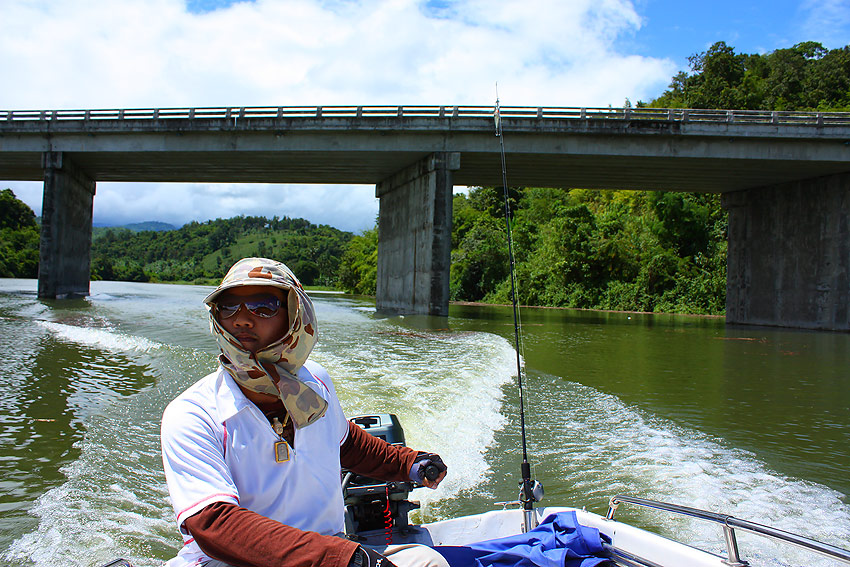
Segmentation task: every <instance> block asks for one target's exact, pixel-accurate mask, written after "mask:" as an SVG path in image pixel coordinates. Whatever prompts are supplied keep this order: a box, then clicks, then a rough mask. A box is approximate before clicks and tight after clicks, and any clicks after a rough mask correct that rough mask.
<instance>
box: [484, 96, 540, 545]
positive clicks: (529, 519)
mask: <svg viewBox="0 0 850 567" xmlns="http://www.w3.org/2000/svg"><path fill="white" fill-rule="evenodd" d="M493 119H494V121H495V123H496V137H497V138H499V154H500V155H501V158H502V192H503V194H504V200H505V228H506V232H507V235H508V261H509V263H510V276H511V304H512V305H513V308H514V343H515V347H516V348H515V350H516V372H517V382H518V386H519V426H520V431H521V433H522V464H521V465H520V473H521V475H522V482H521V484H520V486H521V487H522V490H520V494H519V500H520V502H521V503H522V510H523V523H522V529H523V532H528V531H530V530H532V529H534V528H535V527H537V516H536V515H535V513H534V503H535V502H537V501H539V500H540V499H541V498H542V496H543V486H542V485H541V484H540V483H539V482H537V481H535V480H532V479H531V464H529V462H528V449H527V443H526V435H525V399H524V394H523V386H522V362H521V360H520V322H519V307H518V305H517V296H516V288H517V286H516V266H515V264H514V249H513V239H512V238H511V205H510V199H509V196H508V172H507V165H506V164H505V138H504V136H503V135H502V117H501V114H500V111H499V92H498V86H497V87H496V107H495V109H494V111H493Z"/></svg>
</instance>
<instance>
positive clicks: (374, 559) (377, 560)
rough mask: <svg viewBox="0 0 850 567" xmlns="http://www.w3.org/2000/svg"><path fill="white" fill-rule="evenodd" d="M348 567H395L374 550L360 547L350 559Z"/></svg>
mask: <svg viewBox="0 0 850 567" xmlns="http://www.w3.org/2000/svg"><path fill="white" fill-rule="evenodd" d="M348 567H396V565H395V563H393V562H392V561H390V560H389V559H387V558H386V557H384V556H383V555H381V554H380V553H378V552H377V551H375V550H374V549H369V548H368V547H363V546H362V545H361V546H360V547H358V548H357V551H355V552H354V555H353V556H352V557H351V562H350V563H349V564H348Z"/></svg>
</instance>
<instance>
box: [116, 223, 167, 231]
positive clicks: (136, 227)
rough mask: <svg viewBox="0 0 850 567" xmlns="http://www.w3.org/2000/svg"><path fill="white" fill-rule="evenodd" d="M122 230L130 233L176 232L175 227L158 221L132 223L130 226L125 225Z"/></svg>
mask: <svg viewBox="0 0 850 567" xmlns="http://www.w3.org/2000/svg"><path fill="white" fill-rule="evenodd" d="M123 228H126V229H129V230H130V231H132V232H142V231H145V230H153V231H156V232H164V231H166V230H177V227H176V226H174V225H173V224H168V223H167V222H159V221H146V222H134V223H132V224H125V225H124V227H123Z"/></svg>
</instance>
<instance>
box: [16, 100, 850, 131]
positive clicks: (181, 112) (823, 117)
mask: <svg viewBox="0 0 850 567" xmlns="http://www.w3.org/2000/svg"><path fill="white" fill-rule="evenodd" d="M500 114H501V117H502V118H503V119H505V118H508V119H512V118H517V119H538V120H655V121H666V122H707V123H724V124H732V123H734V124H776V125H780V124H781V125H789V126H791V125H794V126H800V125H806V126H847V125H850V112H807V111H776V110H719V109H718V110H715V109H696V108H611V107H595V108H594V107H558V106H555V107H551V106H502V107H500ZM391 117H397V118H488V119H492V117H493V107H492V106H425V105H385V106H222V107H209V108H191V107H180V108H128V109H90V110H73V109H72V110H0V121H8V122H21V121H67V120H82V121H86V122H92V121H102V120H120V121H124V120H176V119H179V120H221V119H224V120H244V119H252V118H260V119H284V118H286V119H299V118H301V119H305V118H307V119H309V118H313V119H317V118H391Z"/></svg>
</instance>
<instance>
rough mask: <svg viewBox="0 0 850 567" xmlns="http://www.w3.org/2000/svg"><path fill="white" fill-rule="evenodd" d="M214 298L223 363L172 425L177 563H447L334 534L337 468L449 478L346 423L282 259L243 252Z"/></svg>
mask: <svg viewBox="0 0 850 567" xmlns="http://www.w3.org/2000/svg"><path fill="white" fill-rule="evenodd" d="M204 303H205V304H206V306H207V308H208V310H209V313H210V327H211V330H212V333H213V335H214V336H215V338H216V341H217V342H218V345H219V348H220V349H221V355H220V356H219V363H220V366H219V369H218V370H217V371H216V372H213V373H212V374H210V375H209V376H206V377H205V378H202V379H201V380H200V381H198V382H197V383H195V384H194V385H193V386H191V387H190V388H189V389H188V390H186V391H185V392H183V394H181V395H180V396H178V397H177V398H176V399H175V400H174V401H172V402H171V403H170V404H169V405H168V407H167V408H166V410H165V412H164V414H163V418H162V456H163V464H164V468H165V477H166V480H167V481H168V490H169V493H170V495H171V501H172V505H173V506H174V510H175V512H176V514H177V525H178V528H179V530H180V533H181V534H182V535H183V541H184V546H183V548H182V549H181V550H180V552H179V554H178V555H177V557H175V558H174V559H172V560H171V561H169V563H168V565H169V567H182V566H189V565H192V566H197V565H201V566H204V567H219V566H227V565H233V566H257V567H265V566H269V567H272V566H314V565H315V566H318V565H321V566H328V567H348V566H359V565H364V566H370V567H374V566H376V565H379V566H380V567H393V566H394V565H399V566H409V567H447V563H446V562H445V560H444V559H443V558H442V556H440V555H439V554H438V553H437V552H435V551H433V550H431V549H429V548H427V547H425V546H412V547H411V546H406V547H403V546H390V547H388V548H385V549H381V550H380V551H381V552H382V553H378V551H376V550H375V549H371V548H367V547H363V546H361V545H359V544H357V543H355V542H353V541H350V540H348V539H345V538H343V537H338V536H339V535H341V532H342V530H343V525H344V520H343V509H344V506H343V500H342V493H341V480H340V472H341V467H344V468H346V469H349V470H352V471H354V472H356V473H358V474H363V475H365V476H368V477H370V478H379V479H383V480H395V481H401V480H410V479H413V480H416V481H418V482H421V483H423V484H425V485H426V486H428V487H430V488H436V487H437V485H438V484H439V483H440V481H442V479H443V478H444V477H445V474H446V471H445V465H443V463H442V460H441V459H440V457H439V456H437V455H435V454H429V453H418V452H416V451H414V450H412V449H408V448H406V447H397V446H393V445H389V444H387V443H386V442H384V441H382V440H381V439H378V438H377V437H373V436H371V435H369V434H367V433H366V432H364V431H363V430H362V429H360V428H359V427H358V426H356V425H354V424H352V423H350V422H349V421H348V420H347V419H346V418H345V416H344V415H343V412H342V408H341V407H340V403H339V400H338V398H337V396H336V392H335V390H334V386H333V382H332V381H331V379H330V377H329V376H328V373H327V371H326V370H325V369H324V368H323V367H322V366H320V365H319V364H317V363H315V362H313V361H310V360H307V357H308V356H309V355H310V352H311V351H312V349H313V346H314V345H315V343H316V332H317V330H316V317H315V312H314V310H313V303H312V301H311V300H310V298H309V297H308V296H307V294H306V293H305V291H304V289H303V288H302V286H301V284H300V282H299V281H298V280H297V279H296V277H295V275H294V274H292V272H291V271H290V270H289V269H288V268H287V267H286V266H285V265H283V264H282V263H280V262H275V261H273V260H269V259H266V258H245V259H242V260H240V261H238V262H237V263H236V264H234V265H233V267H232V268H231V269H230V271H228V273H227V275H226V276H225V277H224V279H223V280H222V281H221V284H220V285H219V286H218V287H217V288H216V289H215V291H213V292H212V293H211V294H210V295H209V296H207V298H206V299H205V300H204ZM429 464H434V465H437V467H438V468H439V469H440V471H441V472H440V475H439V476H438V477H437V479H436V480H434V481H430V480H428V479H427V478H425V477H424V475H423V474H422V473H421V471H422V470H424V467H425V466H426V465H429ZM386 556H390V557H391V559H392V562H391V561H390V560H389V559H387V557H386Z"/></svg>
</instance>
